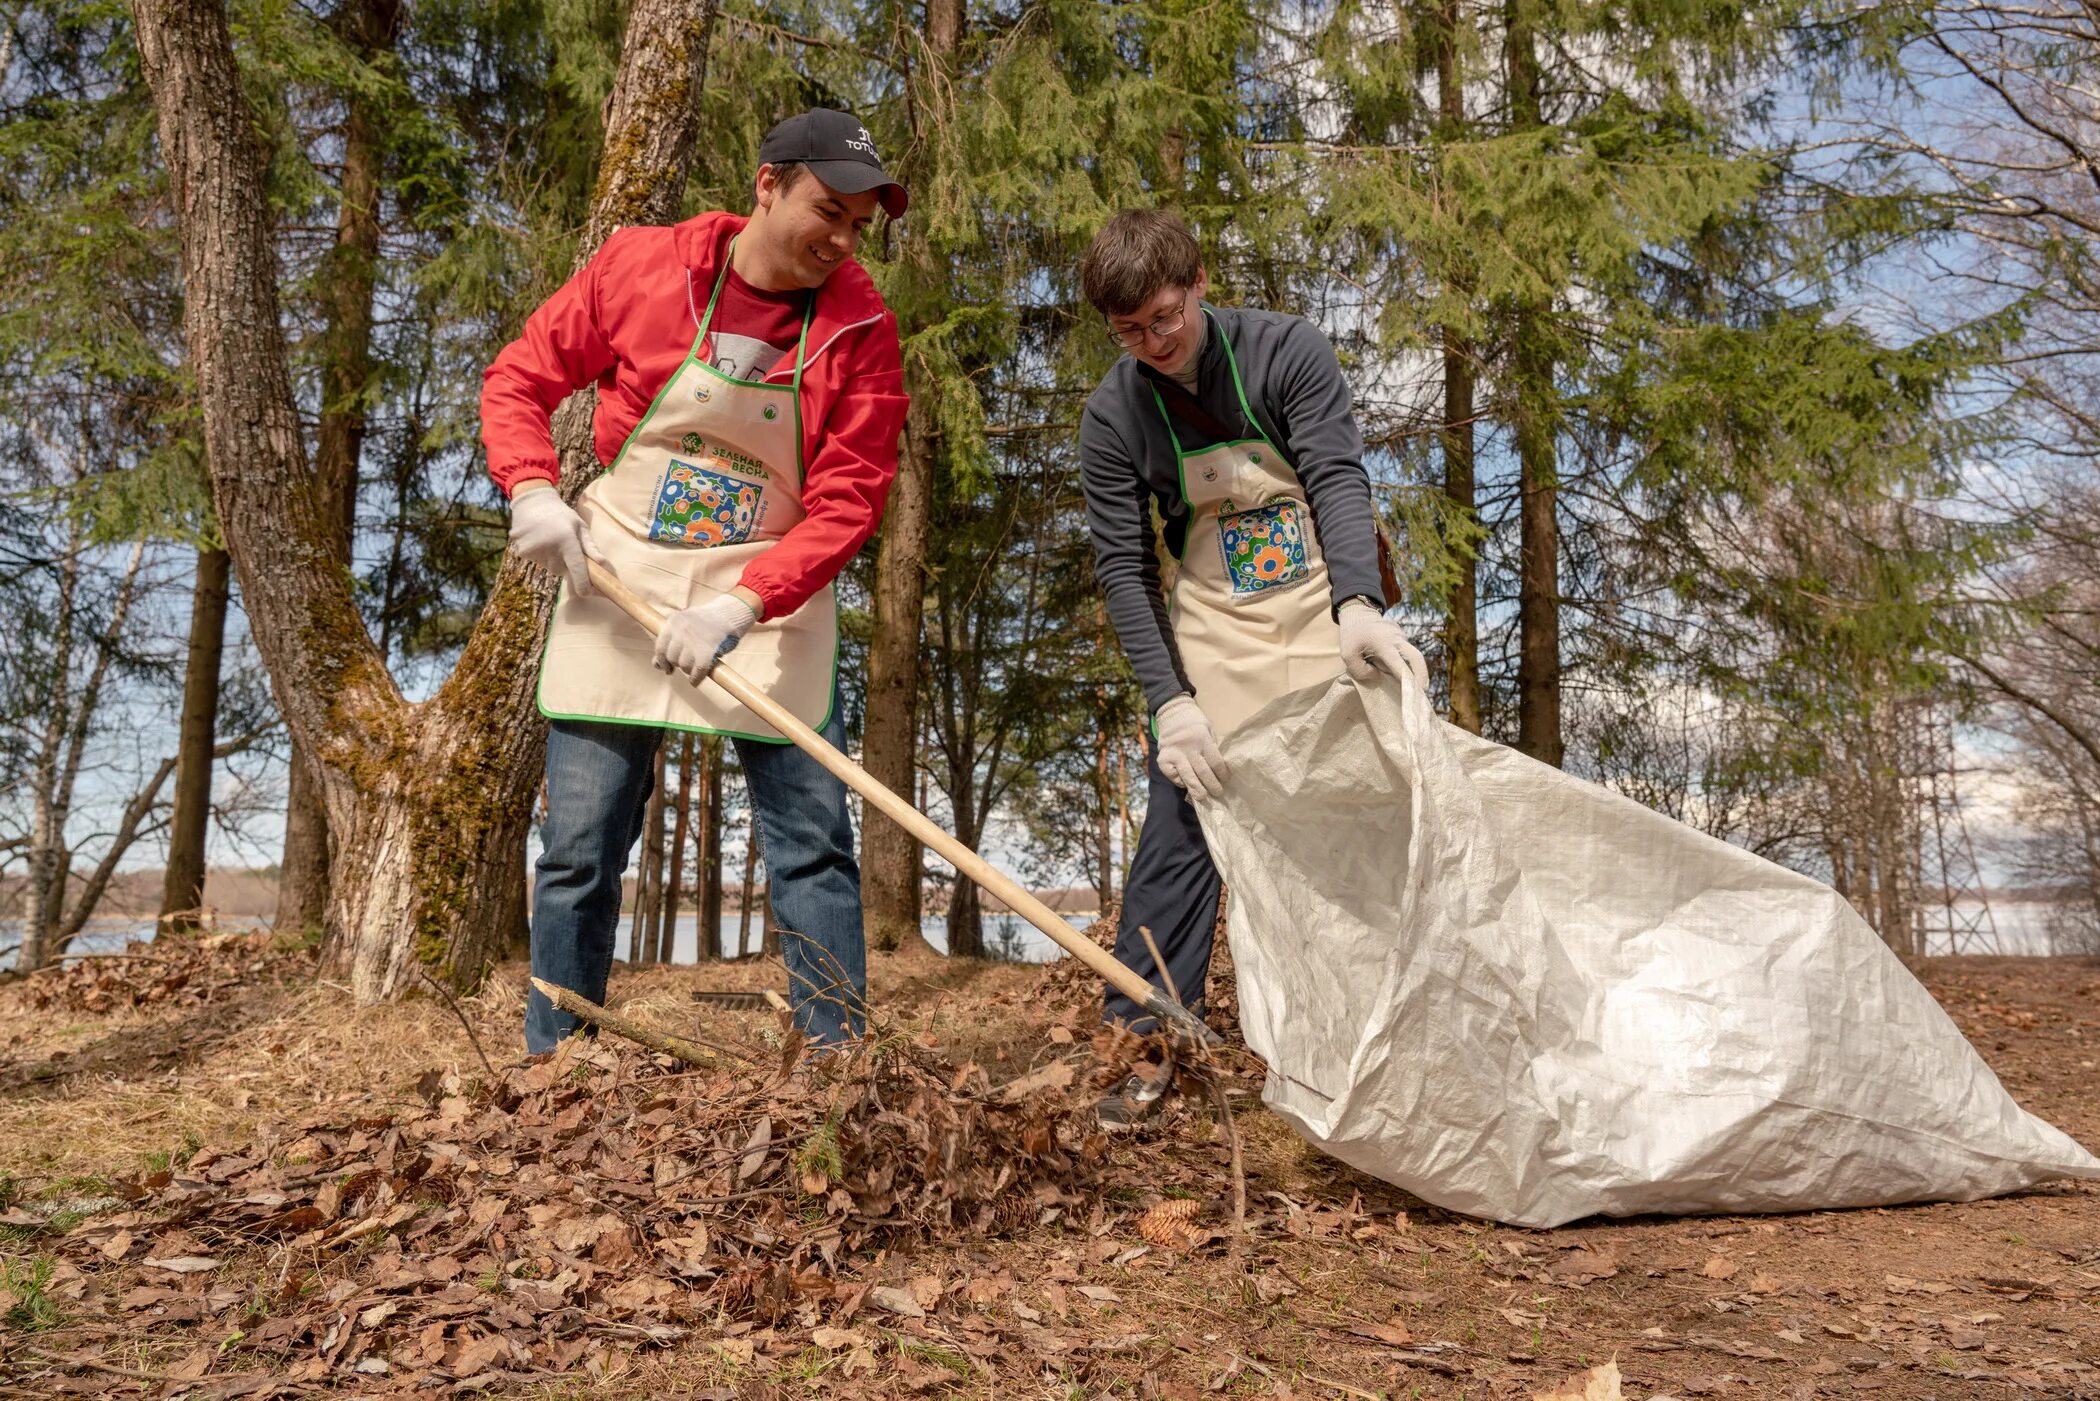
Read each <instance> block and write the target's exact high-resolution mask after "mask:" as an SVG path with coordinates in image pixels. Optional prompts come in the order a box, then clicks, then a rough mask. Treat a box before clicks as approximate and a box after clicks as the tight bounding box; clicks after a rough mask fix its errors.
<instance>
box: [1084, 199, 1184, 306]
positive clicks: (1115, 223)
mask: <svg viewBox="0 0 2100 1401" xmlns="http://www.w3.org/2000/svg"><path fill="white" fill-rule="evenodd" d="M1202 270H1203V250H1202V249H1201V248H1199V247H1198V246H1197V245H1196V236H1195V235H1194V234H1192V233H1190V232H1189V226H1188V225H1187V224H1184V223H1182V222H1181V216H1180V215H1179V214H1176V213H1174V212H1173V211H1172V210H1169V209H1123V210H1118V211H1117V213H1116V216H1115V217H1114V218H1113V219H1110V220H1109V221H1108V223H1107V224H1105V225H1103V226H1102V229H1101V232H1100V233H1097V234H1095V235H1094V241H1093V242H1092V243H1090V244H1088V245H1087V250H1086V254H1085V256H1083V257H1081V258H1080V260H1079V289H1080V291H1081V292H1082V293H1084V294H1085V296H1086V299H1087V300H1088V301H1089V302H1091V303H1093V306H1094V310H1096V311H1098V312H1100V313H1101V314H1102V315H1103V316H1128V315H1129V314H1130V313H1131V312H1133V311H1136V310H1137V309H1138V308H1139V307H1141V306H1143V305H1144V304H1145V303H1146V302H1148V301H1150V300H1152V298H1153V297H1154V296H1155V295H1156V294H1157V293H1158V292H1159V289H1160V288H1162V287H1193V286H1195V285H1196V274H1197V273H1199V272H1201V271H1202Z"/></svg>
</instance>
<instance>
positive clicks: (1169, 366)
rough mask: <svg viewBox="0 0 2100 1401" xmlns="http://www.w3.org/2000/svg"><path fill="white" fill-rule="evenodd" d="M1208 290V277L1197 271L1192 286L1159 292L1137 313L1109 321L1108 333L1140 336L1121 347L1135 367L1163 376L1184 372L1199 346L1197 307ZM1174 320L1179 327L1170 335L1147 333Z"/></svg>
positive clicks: (1200, 313)
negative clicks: (1136, 363) (1178, 318)
mask: <svg viewBox="0 0 2100 1401" xmlns="http://www.w3.org/2000/svg"><path fill="white" fill-rule="evenodd" d="M1209 290H1210V276H1209V274H1208V273H1206V272H1205V271H1204V270H1203V269H1202V268H1201V267H1198V268H1197V269H1196V281H1195V283H1194V284H1193V285H1191V286H1188V287H1176V286H1172V285H1169V286H1166V287H1162V288H1160V289H1159V290H1158V291H1157V292H1154V293H1153V294H1152V295H1151V296H1150V297H1148V298H1146V299H1145V301H1144V303H1143V304H1142V305H1140V306H1139V307H1138V309H1137V310H1135V311H1133V312H1131V313H1129V314H1128V315H1126V316H1111V317H1109V318H1108V329H1109V330H1111V331H1113V332H1115V333H1116V334H1117V335H1119V336H1129V335H1136V334H1138V333H1139V332H1143V335H1142V337H1141V338H1140V339H1139V340H1138V342H1137V343H1136V344H1135V345H1131V346H1127V347H1125V348H1126V349H1127V350H1129V352H1130V357H1131V358H1132V359H1133V360H1136V361H1137V362H1138V363H1139V364H1141V365H1149V366H1151V367H1152V368H1153V369H1155V370H1157V371H1159V372H1160V373H1161V374H1163V375H1171V374H1177V373H1182V372H1185V371H1186V370H1187V369H1188V365H1189V362H1190V361H1191V360H1193V359H1194V358H1195V356H1196V353H1197V351H1199V350H1200V349H1201V348H1202V346H1203V311H1202V308H1201V307H1199V306H1198V305H1197V303H1199V302H1201V301H1202V300H1203V297H1204V294H1205V293H1207V292H1208V291H1209ZM1177 316H1179V317H1180V318H1181V326H1180V327H1179V329H1177V330H1175V331H1173V332H1171V333H1170V334H1168V335H1164V336H1162V335H1158V334H1155V333H1154V332H1153V330H1152V329H1151V328H1152V325H1153V323H1154V322H1157V321H1172V320H1174V319H1175V317H1177Z"/></svg>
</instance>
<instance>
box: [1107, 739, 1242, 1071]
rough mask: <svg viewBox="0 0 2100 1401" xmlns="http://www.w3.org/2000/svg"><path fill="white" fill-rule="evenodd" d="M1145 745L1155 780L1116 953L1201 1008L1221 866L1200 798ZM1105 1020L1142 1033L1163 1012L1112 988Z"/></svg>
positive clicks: (1126, 888)
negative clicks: (1207, 839) (1147, 933)
mask: <svg viewBox="0 0 2100 1401" xmlns="http://www.w3.org/2000/svg"><path fill="white" fill-rule="evenodd" d="M1145 749H1146V752H1145V775H1146V777H1147V779H1148V780H1149V781H1150V785H1151V786H1150V788H1149V790H1148V792H1149V798H1148V802H1147V805H1146V808H1145V827H1144V830H1143V831H1141V832H1139V833H1138V849H1137V856H1136V857H1135V858H1134V859H1133V860H1132V861H1131V863H1130V875H1129V876H1128V877H1127V878H1126V879H1125V881H1124V883H1123V917H1122V919H1121V920H1120V921H1118V923H1117V925H1116V957H1117V958H1119V959H1121V960H1122V961H1123V963H1124V964H1126V965H1127V966H1129V967H1130V968H1132V969H1135V970H1136V971H1137V973H1138V975H1139V976H1140V977H1143V978H1145V979H1146V980H1147V981H1149V982H1150V983H1151V984H1152V985H1153V986H1154V987H1156V988H1159V989H1161V990H1162V991H1165V990H1166V989H1167V988H1168V987H1169V986H1170V985H1171V986H1172V988H1173V991H1174V995H1176V996H1178V997H1179V999H1180V1001H1181V1004H1182V1005H1183V1006H1184V1007H1187V1008H1188V1009H1189V1010H1190V1011H1193V1012H1196V1013H1197V1014H1199V1015H1200V1014H1201V1013H1202V1010H1203V989H1204V985H1205V980H1206V979H1208V978H1209V977H1210V946H1211V934H1212V931H1213V930H1214V929H1215V928H1216V927H1217V922H1218V892H1219V885H1220V882H1219V879H1218V868H1217V867H1216V866H1215V865H1213V864H1212V862H1211V859H1210V848H1209V847H1207V846H1205V845H1204V844H1203V828H1202V827H1201V826H1200V825H1198V824H1197V822H1196V808H1195V805H1194V804H1193V803H1191V802H1190V801H1189V796H1188V794H1186V793H1184V792H1182V791H1181V790H1180V789H1179V788H1177V787H1175V786H1174V782H1173V780H1172V779H1170V778H1168V777H1167V776H1166V775H1165V774H1163V773H1161V772H1160V769H1159V753H1158V746H1157V745H1156V744H1153V743H1148V744H1147V745H1146V746H1145ZM1140 927H1143V928H1146V929H1149V930H1151V931H1152V942H1153V943H1155V944H1157V945H1159V956H1160V957H1161V958H1162V959H1165V960H1166V964H1167V967H1166V973H1167V976H1166V978H1161V977H1160V970H1159V967H1158V965H1157V964H1156V963H1155V962H1154V961H1153V958H1152V951H1151V950H1150V949H1148V948H1147V947H1146V946H1145V938H1144V936H1143V935H1142V934H1140V933H1138V930H1139V928H1140ZM1101 1019H1102V1020H1103V1021H1109V1022H1124V1023H1127V1024H1128V1025H1129V1026H1130V1028H1131V1030H1133V1031H1138V1032H1150V1031H1154V1030H1156V1029H1157V1027H1158V1018H1156V1017H1153V1016H1150V1015H1148V1014H1147V1013H1146V1012H1145V1011H1144V1009H1143V1008H1141V1007H1139V1006H1138V1005H1137V1004H1136V1003H1135V1002H1132V1001H1131V1000H1130V999H1129V998H1127V997H1125V996H1124V995H1123V994H1122V993H1120V992H1117V991H1116V990H1115V989H1114V988H1110V989H1109V992H1108V998H1107V1001H1106V1003H1105V1005H1104V1006H1103V1008H1102V1012H1101Z"/></svg>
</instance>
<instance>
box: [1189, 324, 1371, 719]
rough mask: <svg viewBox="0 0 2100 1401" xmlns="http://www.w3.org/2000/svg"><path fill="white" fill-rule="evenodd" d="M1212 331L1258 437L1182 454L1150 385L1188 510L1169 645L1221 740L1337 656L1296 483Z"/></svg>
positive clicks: (1323, 578) (1320, 566)
mask: <svg viewBox="0 0 2100 1401" xmlns="http://www.w3.org/2000/svg"><path fill="white" fill-rule="evenodd" d="M1203 314H1204V315H1205V316H1209V315H1210V312H1209V311H1208V310H1206V311H1205V312H1204V313H1203ZM1210 329H1211V333H1212V334H1213V335H1216V336H1217V337H1218V338H1219V343H1220V344H1222V345H1223V346H1224V347H1225V363H1226V364H1227V365H1229V366H1231V368H1232V388H1233V392H1234V393H1235V394H1237V395H1238V396H1239V402H1240V413H1241V414H1242V416H1243V417H1244V419H1245V421H1246V424H1247V426H1248V427H1249V428H1251V429H1253V430H1254V432H1255V433H1256V435H1257V436H1255V437H1252V438H1241V439H1238V440H1236V441H1234V442H1229V443H1219V444H1216V445H1214V446H1212V447H1208V448H1205V449H1203V450H1202V451H1200V452H1184V451H1182V448H1181V438H1180V435H1179V434H1177V433H1176V432H1175V430H1174V420H1173V418H1172V416H1171V415H1169V414H1168V413H1167V406H1166V402H1165V401H1164V400H1163V399H1161V398H1160V394H1159V391H1158V390H1157V389H1154V390H1153V391H1152V402H1153V403H1154V404H1155V405H1156V406H1157V407H1158V409H1159V414H1160V417H1161V418H1162V419H1165V420H1166V424H1167V438H1168V441H1170V442H1172V443H1173V444H1174V453H1175V456H1176V458H1177V459H1178V460H1179V462H1180V470H1181V498H1182V500H1184V501H1186V502H1187V503H1188V506H1189V526H1188V538H1187V539H1186V540H1184V541H1183V543H1182V549H1181V567H1180V569H1179V570H1178V571H1176V577H1175V580H1174V592H1173V596H1172V610H1171V617H1172V620H1173V624H1174V642H1175V646H1176V647H1177V649H1178V650H1179V651H1180V653H1181V666H1182V670H1183V671H1184V672H1186V673H1187V675H1188V679H1189V683H1190V684H1191V685H1192V686H1194V687H1195V690H1196V700H1197V702H1198V704H1200V705H1201V706H1202V707H1203V714H1204V715H1205V717H1206V718H1208V719H1209V721H1210V723H1211V724H1212V726H1214V727H1215V728H1216V730H1217V732H1218V734H1219V735H1220V736H1221V737H1222V736H1224V735H1226V734H1229V733H1231V732H1232V731H1233V730H1235V729H1237V728H1239V726H1240V724H1241V723H1242V722H1243V721H1245V720H1246V719H1247V717H1248V716H1250V715H1252V714H1253V713H1254V712H1255V711H1257V710H1259V709H1261V708H1262V707H1263V706H1265V705H1267V704H1268V703H1269V702H1270V701H1272V700H1275V699H1276V698H1277V697H1278V696H1282V695H1287V694H1289V693H1290V692H1292V691H1296V690H1299V689H1301V688H1303V687H1306V686H1314V685H1318V684H1321V683H1323V682H1326V681H1331V680H1333V679H1334V678H1335V677H1336V676H1339V675H1340V674H1341V671H1342V658H1341V631H1340V629H1339V628H1338V627H1337V626H1336V625H1335V621H1334V612H1333V603H1332V598H1331V596H1330V593H1329V589H1328V582H1327V557H1326V556H1325V555H1324V554H1322V553H1321V551H1320V541H1319V538H1318V536H1317V535H1316V534H1315V533H1314V531H1313V519H1312V507H1311V505H1310V504H1309V503H1308V502H1307V501H1306V499H1305V488H1304V485H1303V484H1302V483H1301V482H1300V481H1299V480H1298V474H1297V472H1296V471H1295V470H1293V469H1292V467H1291V464H1290V461H1289V460H1288V459H1287V458H1285V457H1284V455H1283V453H1281V452H1280V451H1278V450H1277V447H1276V445H1275V444H1274V443H1272V442H1270V441H1269V440H1268V438H1266V437H1264V436H1259V435H1260V433H1261V429H1260V426H1259V420H1257V419H1256V418H1255V417H1254V410H1253V409H1251V408H1249V407H1248V405H1247V391H1246V387H1245V386H1244V385H1242V384H1241V382H1240V366H1239V361H1238V359H1237V358H1236V357H1235V356H1234V355H1233V353H1232V343H1231V342H1230V341H1229V340H1226V339H1225V334H1224V332H1223V331H1222V330H1221V329H1220V328H1219V327H1218V325H1217V323H1216V322H1215V321H1213V322H1212V323H1211V328H1210Z"/></svg>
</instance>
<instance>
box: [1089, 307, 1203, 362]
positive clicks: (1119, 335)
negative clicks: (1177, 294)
mask: <svg viewBox="0 0 2100 1401" xmlns="http://www.w3.org/2000/svg"><path fill="white" fill-rule="evenodd" d="M1188 319H1189V298H1187V297H1183V298H1182V299H1181V305H1180V306H1179V307H1177V308H1175V309H1174V310H1173V311H1170V312H1167V313H1165V314H1163V315H1161V316H1158V317H1155V318H1154V319H1153V321H1152V324H1151V325H1149V326H1147V327H1145V328H1144V329H1143V330H1141V331H1118V330H1117V329H1116V328H1115V327H1113V326H1109V327H1105V328H1104V329H1105V330H1107V332H1108V338H1109V339H1110V340H1112V341H1114V342H1115V343H1116V344H1117V345H1120V346H1122V347H1123V348H1124V349H1125V350H1136V349H1137V348H1138V347H1139V346H1141V345H1143V344H1144V343H1145V337H1146V336H1148V335H1150V336H1157V337H1159V338H1160V339H1161V340H1165V339H1166V338H1167V337H1168V336H1171V335H1173V334H1174V333H1175V332H1176V331H1178V330H1180V329H1181V328H1182V327H1183V326H1185V325H1187V324H1188Z"/></svg>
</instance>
